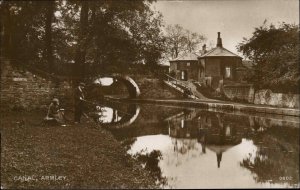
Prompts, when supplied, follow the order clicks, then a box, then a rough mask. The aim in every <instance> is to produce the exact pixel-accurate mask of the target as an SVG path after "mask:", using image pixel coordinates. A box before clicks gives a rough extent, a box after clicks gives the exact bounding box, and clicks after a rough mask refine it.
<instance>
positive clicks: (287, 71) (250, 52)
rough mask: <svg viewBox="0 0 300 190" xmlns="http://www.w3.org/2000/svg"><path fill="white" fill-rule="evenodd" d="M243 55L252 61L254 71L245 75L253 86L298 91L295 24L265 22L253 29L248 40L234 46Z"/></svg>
mask: <svg viewBox="0 0 300 190" xmlns="http://www.w3.org/2000/svg"><path fill="white" fill-rule="evenodd" d="M237 48H238V51H239V52H242V53H243V54H244V55H245V57H246V58H248V59H249V60H251V61H253V62H254V63H255V65H254V68H253V69H254V72H253V73H252V74H250V75H249V76H248V77H247V78H248V80H249V81H250V82H252V83H254V85H255V86H256V87H257V88H270V89H272V90H273V91H277V92H293V93H295V92H298V90H299V80H300V75H299V26H298V25H294V24H286V23H281V24H280V25H279V26H275V25H273V24H270V25H269V26H267V24H266V22H265V23H264V24H263V25H262V26H260V27H258V28H255V31H254V32H253V36H252V37H251V38H250V39H244V41H243V42H241V43H240V44H239V45H238V46H237Z"/></svg>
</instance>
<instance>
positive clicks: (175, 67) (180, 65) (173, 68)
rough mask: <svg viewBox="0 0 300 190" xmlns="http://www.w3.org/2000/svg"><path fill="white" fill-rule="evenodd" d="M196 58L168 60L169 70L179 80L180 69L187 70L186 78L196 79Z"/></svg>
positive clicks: (197, 66) (197, 65)
mask: <svg viewBox="0 0 300 190" xmlns="http://www.w3.org/2000/svg"><path fill="white" fill-rule="evenodd" d="M198 70H199V64H198V60H192V61H172V62H170V72H174V73H176V74H175V77H176V79H179V80H181V71H186V72H187V80H196V81H198Z"/></svg>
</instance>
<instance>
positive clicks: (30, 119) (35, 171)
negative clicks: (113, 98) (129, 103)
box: [1, 112, 156, 189]
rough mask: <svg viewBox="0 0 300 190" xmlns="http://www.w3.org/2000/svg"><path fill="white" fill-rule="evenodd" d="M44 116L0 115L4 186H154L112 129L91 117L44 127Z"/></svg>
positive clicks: (2, 178) (41, 114)
mask: <svg viewBox="0 0 300 190" xmlns="http://www.w3.org/2000/svg"><path fill="white" fill-rule="evenodd" d="M43 116H44V113H42V112H9V113H2V114H1V186H2V187H3V188H9V189H16V188H18V189H19V188H26V189H29V188H34V189H42V188H46V189H49V188H51V189H52V188H53V189H57V188H72V189H74V188H76V189H88V188H89V189H90V188H94V189H95V188H155V187H156V186H155V181H154V179H153V178H152V177H150V174H149V173H148V172H147V171H145V170H143V169H142V167H141V166H140V164H139V163H137V162H136V161H134V160H133V159H132V158H131V157H130V156H129V155H127V154H126V151H125V149H124V148H123V147H122V146H121V144H120V143H119V142H118V141H117V140H115V138H114V137H113V136H112V134H111V133H110V132H108V131H106V130H104V129H102V128H100V127H97V126H96V125H95V124H94V123H93V122H92V121H89V120H88V119H87V118H85V120H84V121H83V122H82V123H83V124H80V125H77V126H73V125H70V126H66V127H62V126H43V125H41V120H42V118H43ZM50 176H55V177H52V178H51V177H50Z"/></svg>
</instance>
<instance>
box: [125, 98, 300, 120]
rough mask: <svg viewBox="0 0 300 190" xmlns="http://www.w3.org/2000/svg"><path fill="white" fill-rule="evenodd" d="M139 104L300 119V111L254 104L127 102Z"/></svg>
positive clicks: (150, 100) (140, 100)
mask: <svg viewBox="0 0 300 190" xmlns="http://www.w3.org/2000/svg"><path fill="white" fill-rule="evenodd" d="M126 101H131V102H138V103H153V104H167V105H178V106H189V107H196V108H203V109H208V110H215V111H238V112H245V113H263V114H277V115H289V116H296V117H300V110H299V109H290V108H277V107H271V106H263V105H253V104H241V103H234V102H225V101H219V102H211V101H199V100H175V99H174V100H158V99H133V100H126Z"/></svg>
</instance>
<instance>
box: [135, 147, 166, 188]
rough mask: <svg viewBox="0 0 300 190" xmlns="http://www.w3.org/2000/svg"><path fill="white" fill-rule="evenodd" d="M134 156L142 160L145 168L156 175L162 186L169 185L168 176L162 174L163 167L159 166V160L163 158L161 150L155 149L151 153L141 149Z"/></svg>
mask: <svg viewBox="0 0 300 190" xmlns="http://www.w3.org/2000/svg"><path fill="white" fill-rule="evenodd" d="M133 158H135V159H137V160H138V161H139V162H141V163H142V164H143V166H144V168H145V169H146V170H148V171H150V173H151V174H152V176H153V177H155V179H156V181H157V183H158V184H159V185H161V186H165V185H167V179H166V177H164V176H162V171H161V168H160V167H159V165H158V164H159V161H160V160H161V159H162V154H161V151H159V150H153V151H151V152H150V153H147V152H145V151H144V150H141V151H140V152H138V153H136V154H134V155H133Z"/></svg>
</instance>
